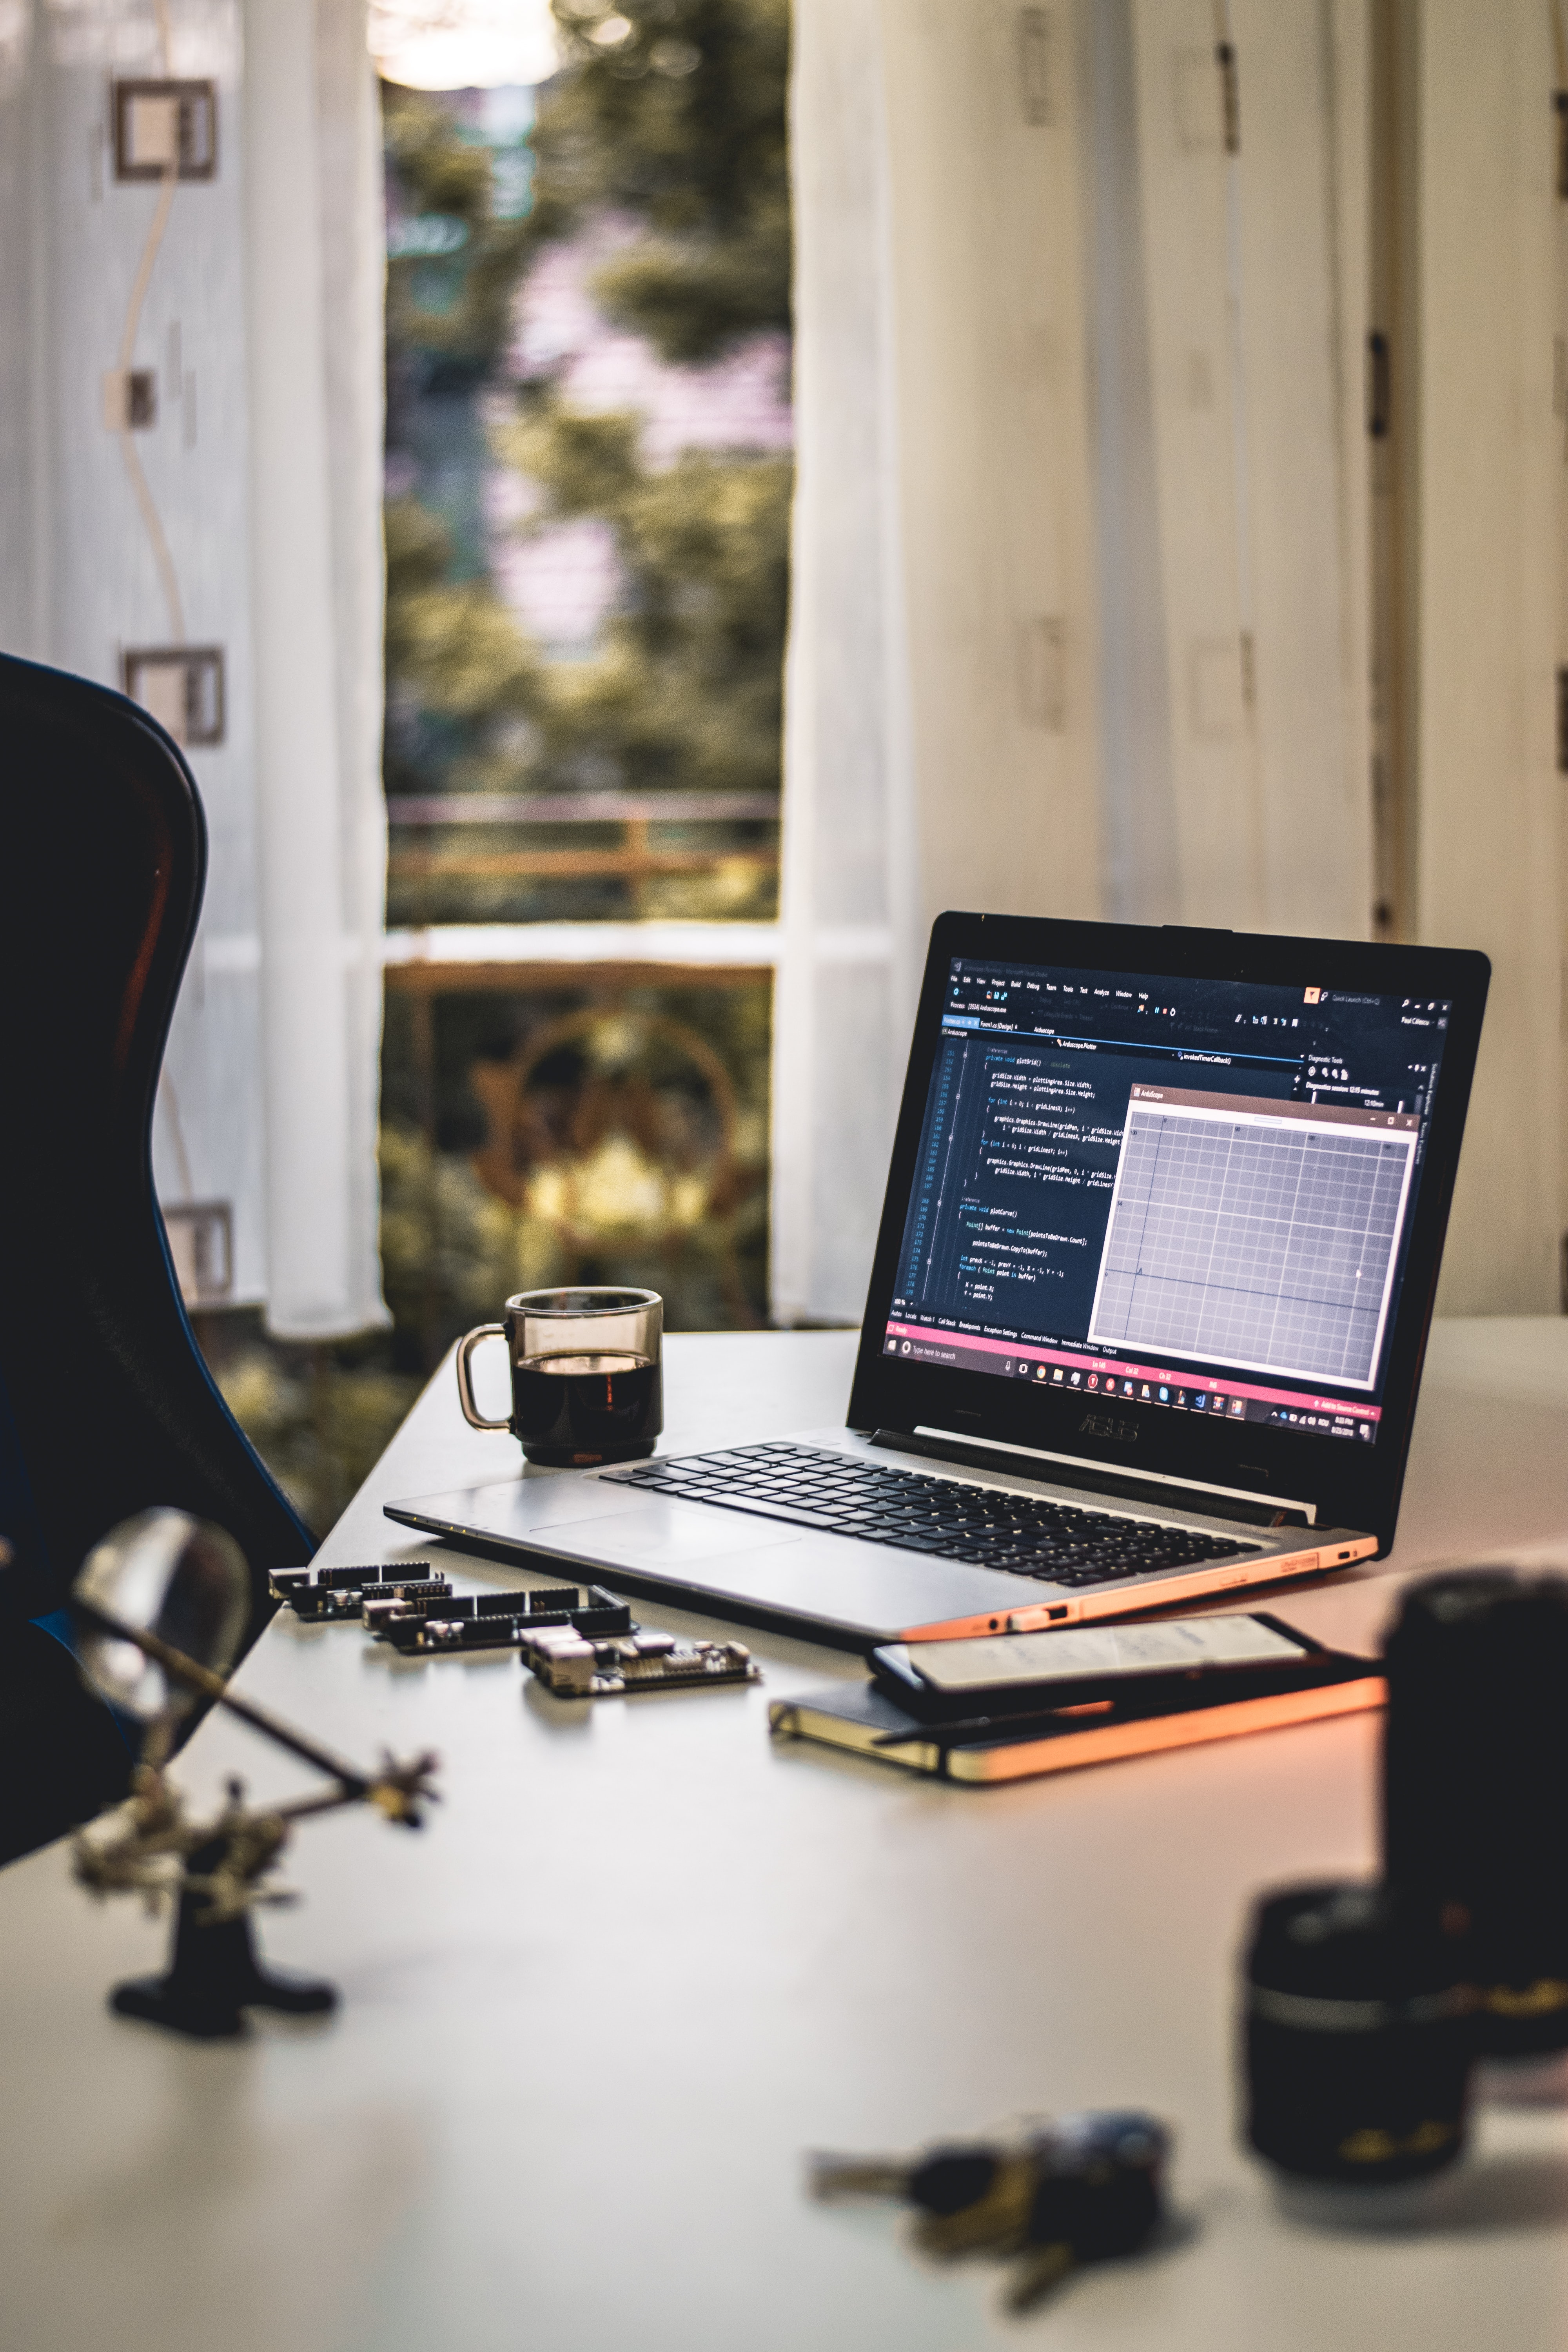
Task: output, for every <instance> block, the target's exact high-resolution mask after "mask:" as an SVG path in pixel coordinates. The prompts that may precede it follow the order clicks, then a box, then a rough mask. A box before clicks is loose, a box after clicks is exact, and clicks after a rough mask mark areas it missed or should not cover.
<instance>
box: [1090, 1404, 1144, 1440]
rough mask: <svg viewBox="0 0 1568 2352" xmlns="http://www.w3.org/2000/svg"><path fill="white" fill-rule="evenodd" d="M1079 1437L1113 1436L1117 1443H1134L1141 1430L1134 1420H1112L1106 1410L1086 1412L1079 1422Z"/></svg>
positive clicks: (1138, 1437) (1140, 1434)
mask: <svg viewBox="0 0 1568 2352" xmlns="http://www.w3.org/2000/svg"><path fill="white" fill-rule="evenodd" d="M1078 1433H1079V1436H1080V1437H1113V1438H1114V1439H1115V1440H1116V1442H1117V1444H1119V1445H1136V1444H1137V1443H1138V1440H1139V1439H1140V1438H1141V1437H1142V1434H1143V1432H1142V1428H1141V1427H1140V1425H1139V1424H1138V1423H1137V1422H1135V1421H1112V1419H1111V1418H1110V1414H1109V1413H1108V1412H1086V1413H1085V1414H1084V1417H1083V1419H1082V1420H1081V1421H1080V1422H1079V1425H1078Z"/></svg>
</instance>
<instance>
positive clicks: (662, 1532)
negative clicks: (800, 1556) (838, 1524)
mask: <svg viewBox="0 0 1568 2352" xmlns="http://www.w3.org/2000/svg"><path fill="white" fill-rule="evenodd" d="M557 1537H559V1539H560V1541H561V1542H562V1544H563V1545H566V1546H569V1548H570V1549H572V1550H573V1551H574V1552H579V1551H581V1552H587V1553H589V1554H591V1555H592V1556H593V1557H595V1558H596V1559H618V1560H620V1561H621V1562H622V1564H623V1565H624V1566H625V1567H626V1568H636V1567H638V1566H646V1567H648V1568H653V1567H655V1566H658V1567H667V1568H680V1567H682V1566H683V1565H684V1564H685V1563H686V1562H687V1561H688V1560H693V1559H710V1558H711V1557H713V1556H714V1555H715V1554H716V1553H719V1552H725V1551H730V1552H753V1551H771V1550H773V1549H776V1547H777V1546H778V1545H780V1544H788V1543H798V1542H799V1541H800V1538H801V1530H800V1528H781V1527H780V1526H779V1525H778V1524H777V1522H776V1521H773V1522H770V1521H769V1520H767V1519H756V1518H752V1517H749V1516H748V1514H747V1513H745V1512H743V1511H717V1510H715V1511H710V1510H696V1511H683V1510H682V1509H681V1508H680V1507H679V1504H670V1503H649V1504H646V1505H644V1506H643V1507H642V1508H641V1509H639V1510H632V1511H617V1512H616V1515H615V1517H613V1518H607V1519H574V1520H573V1521H572V1522H571V1524H570V1526H569V1527H563V1528H559V1529H558V1528H538V1529H537V1530H535V1531H533V1533H532V1540H533V1541H534V1542H535V1543H536V1544H539V1545H541V1546H542V1547H546V1548H548V1547H549V1546H551V1544H552V1540H553V1539H554V1538H557Z"/></svg>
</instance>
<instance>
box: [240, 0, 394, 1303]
mask: <svg viewBox="0 0 1568 2352" xmlns="http://www.w3.org/2000/svg"><path fill="white" fill-rule="evenodd" d="M245 127H246V137H247V253H246V258H247V285H248V297H249V299H248V316H247V329H248V358H249V379H248V381H249V394H250V435H251V482H252V512H251V533H252V539H251V578H252V583H253V598H254V603H253V629H254V643H255V653H256V666H257V709H256V762H257V816H258V826H257V832H258V880H259V893H258V896H259V910H260V933H261V950H262V958H261V971H262V1011H263V1034H264V1038H265V1048H266V1052H265V1074H266V1107H267V1235H268V1321H269V1323H270V1324H271V1327H272V1328H273V1329H274V1330H275V1331H278V1332H279V1333H280V1334H281V1335H283V1336H285V1337H289V1338H310V1339H313V1338H320V1337H326V1336H330V1335H331V1334H333V1333H338V1332H343V1331H353V1330H360V1329H363V1328H364V1327H365V1326H366V1325H368V1324H370V1323H373V1322H375V1321H378V1320H384V1309H383V1307H382V1304H381V1286H380V1267H379V1261H378V1256H377V1250H376V1197H377V1194H376V1174H375V1132H376V1105H377V1097H378V1091H379V1072H378V1068H377V1051H378V1046H379V1042H380V1035H381V985H382V982H381V946H380V934H381V929H382V922H383V916H384V905H385V880H384V877H385V865H386V815H385V801H384V797H383V794H382V790H381V616H382V566H381V446H382V380H383V368H384V360H383V335H382V284H383V274H384V262H383V255H384V234H383V230H382V219H381V163H380V142H379V135H378V128H379V126H378V122H377V114H376V105H375V92H374V79H373V74H372V68H371V63H370V58H369V54H368V51H367V49H366V45H365V25H364V0H247V8H246V108H245Z"/></svg>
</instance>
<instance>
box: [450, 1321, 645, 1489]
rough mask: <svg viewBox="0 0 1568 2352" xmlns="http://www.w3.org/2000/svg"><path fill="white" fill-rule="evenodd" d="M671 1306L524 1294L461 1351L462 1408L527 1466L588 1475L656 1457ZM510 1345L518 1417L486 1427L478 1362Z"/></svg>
mask: <svg viewBox="0 0 1568 2352" xmlns="http://www.w3.org/2000/svg"><path fill="white" fill-rule="evenodd" d="M663 1336H664V1301H663V1299H662V1298H661V1297H659V1295H658V1291H657V1290H615V1289H611V1288H609V1287H607V1286H590V1287H588V1288H584V1289H578V1290H524V1291H521V1292H520V1293H519V1295H518V1297H515V1298H509V1299H508V1300H507V1302H506V1320H505V1321H504V1322H503V1323H480V1324H479V1325H478V1326H477V1327H476V1328H475V1329H473V1330H472V1331H469V1332H468V1333H467V1334H466V1336H465V1337H464V1338H463V1339H459V1340H458V1403H459V1404H460V1405H461V1406H462V1408H463V1418H464V1420H465V1421H467V1422H468V1423H470V1424H471V1426H472V1427H473V1428H475V1429H510V1431H511V1433H512V1435H513V1436H514V1437H515V1438H517V1439H518V1441H519V1442H520V1444H521V1447H522V1450H523V1454H524V1455H525V1456H526V1458H527V1459H528V1460H529V1461H530V1462H540V1463H547V1464H549V1465H552V1466H563V1465H570V1466H575V1467H583V1468H585V1467H587V1466H588V1465H591V1464H593V1463H595V1462H634V1461H637V1460H640V1459H641V1457H642V1456H643V1455H645V1454H651V1453H652V1452H653V1447H654V1440H655V1439H656V1438H657V1437H658V1433H659V1432H660V1430H661V1429H662V1428H663V1427H664V1381H663V1373H662V1369H661V1366H660V1361H659V1354H660V1343H661V1341H662V1339H663ZM481 1339H504V1340H505V1341H506V1343H507V1353H508V1355H509V1356H510V1359H511V1416H510V1420H507V1421H487V1420H486V1418H485V1416H484V1414H483V1413H482V1412H480V1411H479V1406H478V1405H477V1404H476V1403H475V1402H474V1382H473V1372H472V1368H471V1359H472V1356H473V1352H474V1349H476V1348H477V1347H478V1346H479V1341H480V1340H481Z"/></svg>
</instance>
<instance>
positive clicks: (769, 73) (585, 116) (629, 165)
mask: <svg viewBox="0 0 1568 2352" xmlns="http://www.w3.org/2000/svg"><path fill="white" fill-rule="evenodd" d="M553 5H554V13H555V17H556V21H557V23H558V24H559V25H560V26H561V28H562V34H563V46H564V47H565V49H566V52H567V57H568V60H569V64H568V69H567V71H566V72H565V73H563V75H562V76H561V77H560V78H559V79H557V80H556V81H555V82H554V83H552V85H551V86H550V88H549V89H548V90H547V91H546V93H545V96H544V100H543V102H542V105H541V108H540V112H539V121H538V124H537V126H536V128H535V131H534V149H535V152H536V154H537V157H538V164H537V169H536V172H535V175H534V184H533V190H534V197H533V211H532V215H531V219H530V222H529V225H528V233H529V237H530V241H531V242H532V243H536V244H537V243H542V242H543V241H545V240H547V239H550V238H560V237H565V236H574V235H575V234H576V232H577V231H578V230H579V229H580V228H581V227H582V226H584V224H585V223H586V222H587V221H589V220H591V219H592V218H594V217H595V216H596V215H600V214H603V213H605V212H609V213H617V214H620V215H625V216H627V217H629V218H631V219H632V220H634V221H635V222H636V223H637V226H638V227H639V229H640V230H641V231H642V235H641V236H639V238H638V240H637V243H636V244H635V245H634V246H633V247H631V248H630V249H629V251H627V252H626V253H625V254H623V255H620V256H618V257H616V259H615V260H614V261H612V262H609V263H607V264H606V265H605V268H603V269H602V270H601V271H600V272H599V273H598V276H597V278H596V279H595V289H594V290H595V295H596V296H597V298H598V299H599V300H600V302H601V303H602V305H603V307H604V309H605V312H606V313H607V315H608V316H610V317H611V318H613V319H616V320H618V321H620V322H621V323H622V324H623V325H626V326H628V327H631V328H633V329H634V330H635V331H637V333H639V334H643V335H646V336H647V339H648V341H650V342H651V343H652V344H653V345H654V347H655V349H656V350H657V351H658V352H659V353H660V354H661V356H662V357H664V358H665V359H667V360H673V361H688V362H689V361H695V360H707V359H711V358H713V357H715V356H716V355H717V354H718V353H720V352H722V351H723V350H725V349H726V348H727V347H728V346H729V345H731V344H732V343H734V342H736V341H739V340H740V339H741V338H742V337H743V336H745V335H749V334H752V333H754V332H755V331H757V329H759V328H763V327H774V328H779V329H783V330H784V331H788V328H789V323H790V264H791V255H790V203H789V157H788V145H787V137H786V128H785V124H786V100H787V95H788V80H789V46H790V35H789V6H788V0H617V5H616V6H614V7H613V8H612V7H611V6H609V5H597V0H553ZM622 26H625V27H626V30H625V31H624V32H621V31H620V29H619V28H620V27H622Z"/></svg>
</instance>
